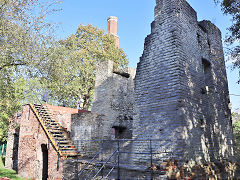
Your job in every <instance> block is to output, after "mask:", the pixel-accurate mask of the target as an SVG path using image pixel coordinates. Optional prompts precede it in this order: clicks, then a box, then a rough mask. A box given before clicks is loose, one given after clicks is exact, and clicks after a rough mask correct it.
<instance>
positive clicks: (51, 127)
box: [34, 105, 77, 157]
mask: <svg viewBox="0 0 240 180" xmlns="http://www.w3.org/2000/svg"><path fill="white" fill-rule="evenodd" d="M34 107H35V109H36V110H37V113H38V115H39V116H40V117H41V119H42V121H43V123H44V125H45V126H46V129H47V131H48V132H49V134H50V135H51V136H52V137H53V139H54V140H55V143H56V144H57V146H58V148H59V150H60V151H61V153H62V155H63V156H66V157H68V156H71V157H72V156H76V155H77V149H76V148H75V146H74V145H73V143H72V141H71V140H70V139H69V137H68V135H67V133H66V132H65V131H64V130H63V128H62V127H61V125H60V124H59V123H58V122H57V121H56V120H55V119H54V117H53V115H52V114H51V113H50V112H49V110H48V108H47V106H44V105H43V106H41V105H34Z"/></svg>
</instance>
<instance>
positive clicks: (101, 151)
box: [99, 140, 104, 179]
mask: <svg viewBox="0 0 240 180" xmlns="http://www.w3.org/2000/svg"><path fill="white" fill-rule="evenodd" d="M103 143H104V142H103V140H101V141H100V145H99V146H100V156H101V167H102V166H103ZM101 174H102V179H103V175H104V174H103V169H102V171H101Z"/></svg>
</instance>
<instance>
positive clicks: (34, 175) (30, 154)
mask: <svg viewBox="0 0 240 180" xmlns="http://www.w3.org/2000/svg"><path fill="white" fill-rule="evenodd" d="M41 144H47V146H48V176H49V179H61V178H62V164H61V162H60V163H59V165H60V166H59V167H60V168H59V170H57V160H58V156H57V152H56V151H55V150H54V148H53V146H52V145H51V143H50V142H49V141H48V138H47V136H46V134H45V132H44V130H43V129H42V127H41V126H40V124H39V121H38V120H37V118H36V117H35V115H34V113H33V111H32V110H31V108H30V106H29V105H25V106H24V107H23V114H22V117H21V123H20V135H19V150H18V173H19V174H20V175H21V176H23V177H26V178H30V179H41V177H42V149H41Z"/></svg>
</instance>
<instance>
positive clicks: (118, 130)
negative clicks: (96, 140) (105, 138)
mask: <svg viewBox="0 0 240 180" xmlns="http://www.w3.org/2000/svg"><path fill="white" fill-rule="evenodd" d="M113 128H114V131H115V138H116V139H124V138H125V135H126V129H127V128H126V127H123V126H113Z"/></svg>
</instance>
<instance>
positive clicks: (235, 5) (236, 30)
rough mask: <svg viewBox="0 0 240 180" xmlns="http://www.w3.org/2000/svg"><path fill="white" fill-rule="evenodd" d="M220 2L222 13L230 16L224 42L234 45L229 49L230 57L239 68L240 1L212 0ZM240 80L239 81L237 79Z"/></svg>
mask: <svg viewBox="0 0 240 180" xmlns="http://www.w3.org/2000/svg"><path fill="white" fill-rule="evenodd" d="M214 1H215V2H216V3H220V4H221V7H222V10H223V12H224V14H228V15H231V16H232V23H233V24H232V26H231V27H229V28H228V30H229V31H230V35H229V36H228V37H227V39H226V42H227V43H229V44H230V45H234V48H233V49H231V50H230V54H231V56H232V58H234V60H235V61H234V66H235V67H238V68H240V45H239V40H240V1H239V0H221V1H220V0H214ZM239 82H240V81H239Z"/></svg>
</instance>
